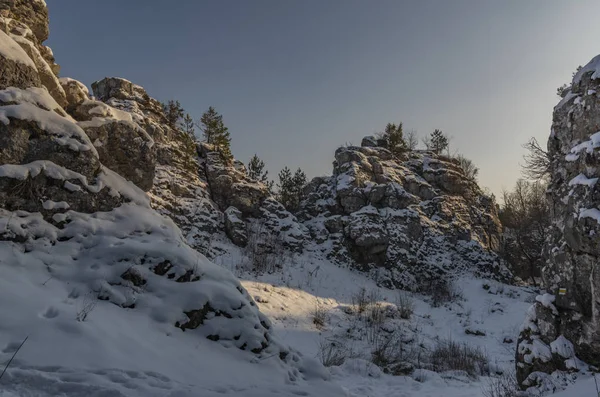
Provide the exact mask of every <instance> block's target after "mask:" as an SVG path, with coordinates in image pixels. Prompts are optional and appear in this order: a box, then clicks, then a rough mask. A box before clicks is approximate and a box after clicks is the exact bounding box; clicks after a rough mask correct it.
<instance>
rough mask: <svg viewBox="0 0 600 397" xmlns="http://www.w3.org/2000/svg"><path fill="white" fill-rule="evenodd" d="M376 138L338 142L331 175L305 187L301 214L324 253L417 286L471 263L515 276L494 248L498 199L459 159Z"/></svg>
mask: <svg viewBox="0 0 600 397" xmlns="http://www.w3.org/2000/svg"><path fill="white" fill-rule="evenodd" d="M377 145H378V142H377V140H376V139H374V138H372V137H366V138H365V139H363V146H361V147H356V146H351V147H341V148H339V149H338V150H337V151H336V153H335V162H334V170H333V176H332V177H328V178H323V177H321V178H315V179H314V180H313V181H312V182H311V183H310V184H309V185H308V187H307V189H306V195H307V198H306V200H304V202H303V203H302V206H301V211H300V213H299V214H298V216H299V218H300V219H301V220H302V221H303V222H304V224H305V225H307V226H308V227H309V229H310V231H311V235H312V236H313V238H314V239H315V240H316V241H317V242H318V243H320V245H321V247H322V250H323V252H324V253H326V254H327V255H328V256H329V257H330V258H333V259H334V260H337V261H339V262H342V263H348V262H350V263H354V264H355V266H356V267H358V268H360V269H362V270H366V271H372V272H375V273H376V277H377V279H378V281H380V282H382V283H384V284H387V285H395V286H403V287H412V288H414V287H415V286H416V285H420V284H427V283H429V282H430V281H431V280H432V279H435V278H439V277H440V276H441V275H443V274H446V273H448V272H455V271H461V270H467V269H469V270H473V271H475V272H477V273H480V274H486V275H493V276H495V277H500V278H508V277H510V275H509V272H508V271H507V270H506V268H505V267H504V266H503V265H502V264H501V261H500V260H499V258H498V255H497V254H496V250H497V249H498V248H499V239H500V233H501V228H500V222H499V220H498V216H497V212H496V206H495V203H494V201H493V199H491V198H490V197H487V196H486V195H484V194H483V193H482V192H481V190H480V189H479V187H478V186H477V184H476V183H475V182H474V181H472V180H469V179H468V178H467V177H466V176H465V175H464V173H463V172H462V170H461V168H460V166H459V164H458V162H457V161H456V160H454V159H451V158H446V157H443V156H437V155H435V154H433V153H431V152H421V151H412V152H408V153H407V154H406V155H405V157H404V158H394V157H393V156H392V154H391V153H390V152H389V151H388V150H387V149H385V148H383V147H380V146H377ZM329 247H333V248H332V249H331V248H329Z"/></svg>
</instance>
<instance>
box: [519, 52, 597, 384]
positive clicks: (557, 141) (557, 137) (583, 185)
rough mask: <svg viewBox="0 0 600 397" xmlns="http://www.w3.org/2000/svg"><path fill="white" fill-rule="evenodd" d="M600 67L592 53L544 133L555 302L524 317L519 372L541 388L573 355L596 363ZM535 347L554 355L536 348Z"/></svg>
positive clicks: (549, 269) (549, 283) (547, 253)
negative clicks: (564, 347)
mask: <svg viewBox="0 0 600 397" xmlns="http://www.w3.org/2000/svg"><path fill="white" fill-rule="evenodd" d="M599 70H600V56H597V57H595V58H594V59H592V60H591V61H590V62H589V63H588V64H587V65H586V66H584V67H583V68H581V69H580V70H579V71H578V72H577V73H576V74H575V76H574V77H573V81H572V84H571V86H570V87H568V88H567V90H566V92H565V95H564V97H563V99H562V100H561V101H560V102H559V103H558V105H556V107H555V108H554V114H553V120H552V130H551V133H550V137H549V139H548V153H549V157H550V159H551V163H550V185H549V188H548V195H549V196H548V197H549V199H550V201H551V205H550V208H551V211H552V212H551V215H552V226H551V231H550V237H549V238H548V239H547V240H546V246H545V247H544V257H545V259H546V266H545V267H544V269H543V272H542V275H543V279H544V287H545V288H546V290H547V292H548V294H549V295H548V298H547V299H546V300H545V301H550V300H551V301H552V306H551V307H550V305H544V304H543V303H542V302H537V303H536V304H535V306H534V307H533V308H532V309H531V313H533V314H535V315H532V316H530V317H531V318H530V319H528V322H529V323H532V324H534V327H524V332H522V333H521V337H520V340H519V349H518V352H517V375H518V380H519V382H520V384H521V385H522V386H523V387H524V388H525V387H531V386H543V382H544V380H545V379H547V377H548V375H547V374H549V373H551V372H553V371H555V370H576V368H575V367H574V364H577V361H576V360H577V359H576V358H575V357H574V356H577V357H578V358H579V359H581V360H583V361H585V362H587V363H589V364H593V365H595V366H598V365H600V322H598V316H599V314H600V309H599V307H598V304H597V302H600V273H599V272H598V271H597V270H596V267H597V264H598V260H599V259H600V240H599V239H598V235H599V233H600V194H599V191H598V189H599V186H598V184H597V181H598V178H599V177H600V151H599V148H600V98H599V97H598V94H597V92H598V91H600V80H599V79H598V78H599V77H600V74H599V73H598V71H599ZM531 329H533V330H534V331H530V330H531ZM561 335H562V336H561ZM559 337H563V338H566V340H567V341H568V343H569V344H570V345H571V347H572V351H571V352H570V357H563V356H560V355H557V354H556V352H555V350H554V349H553V348H552V346H553V344H556V340H557V338H559ZM536 346H537V347H536ZM540 346H542V347H545V348H546V349H547V350H546V351H548V352H551V354H548V355H543V354H536V353H539V351H540V349H541V348H540ZM571 356H573V357H571Z"/></svg>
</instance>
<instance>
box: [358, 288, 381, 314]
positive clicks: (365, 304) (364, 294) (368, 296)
mask: <svg viewBox="0 0 600 397" xmlns="http://www.w3.org/2000/svg"><path fill="white" fill-rule="evenodd" d="M380 300H381V296H380V295H379V292H378V291H377V290H376V289H373V290H371V291H367V289H366V288H364V287H363V288H361V289H360V290H359V291H358V292H357V293H355V294H354V295H352V306H354V307H355V308H356V311H357V312H358V313H359V314H362V313H364V312H366V311H367V309H368V308H369V307H370V306H373V305H374V304H376V303H377V302H379V301H380Z"/></svg>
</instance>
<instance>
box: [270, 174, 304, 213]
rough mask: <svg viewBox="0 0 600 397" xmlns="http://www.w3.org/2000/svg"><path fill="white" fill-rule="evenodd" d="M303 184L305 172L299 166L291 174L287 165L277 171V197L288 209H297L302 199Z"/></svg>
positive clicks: (292, 210) (291, 210)
mask: <svg viewBox="0 0 600 397" xmlns="http://www.w3.org/2000/svg"><path fill="white" fill-rule="evenodd" d="M305 186H306V174H305V173H304V172H303V171H302V170H301V169H300V168H298V169H297V170H296V172H295V173H294V174H293V175H292V171H291V170H290V169H289V168H288V167H284V168H283V169H282V170H281V171H280V172H279V183H278V184H277V187H278V189H279V194H278V199H279V201H280V202H281V204H283V206H284V207H285V208H286V209H287V210H288V211H290V212H294V211H297V210H298V208H299V207H300V202H301V201H302V200H303V199H304V187H305Z"/></svg>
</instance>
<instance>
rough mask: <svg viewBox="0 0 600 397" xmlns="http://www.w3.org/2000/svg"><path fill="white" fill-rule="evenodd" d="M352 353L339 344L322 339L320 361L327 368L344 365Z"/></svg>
mask: <svg viewBox="0 0 600 397" xmlns="http://www.w3.org/2000/svg"><path fill="white" fill-rule="evenodd" d="M349 356H350V352H349V351H348V350H347V349H346V348H345V347H344V346H343V345H342V344H341V343H339V342H337V341H332V340H326V339H322V340H321V341H320V342H319V359H320V360H321V363H322V364H323V365H324V366H326V367H333V366H339V365H342V364H343V363H344V362H345V361H346V359H347V358H348V357H349Z"/></svg>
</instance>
